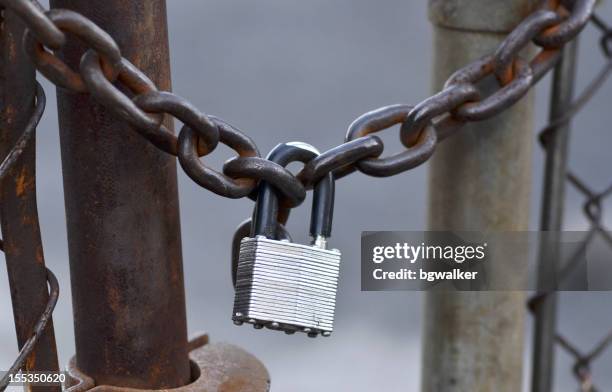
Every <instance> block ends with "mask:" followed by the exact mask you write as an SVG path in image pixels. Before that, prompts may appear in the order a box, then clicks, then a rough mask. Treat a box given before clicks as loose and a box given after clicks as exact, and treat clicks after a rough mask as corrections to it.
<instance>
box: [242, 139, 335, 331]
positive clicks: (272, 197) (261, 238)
mask: <svg viewBox="0 0 612 392" xmlns="http://www.w3.org/2000/svg"><path fill="white" fill-rule="evenodd" d="M317 155H318V152H317V151H316V150H315V149H314V147H312V146H310V145H308V144H305V143H285V144H280V145H278V146H276V147H275V148H274V149H273V150H272V151H271V152H270V154H268V157H267V159H268V160H270V161H273V162H276V163H279V164H280V165H282V166H286V165H287V164H289V163H290V162H293V161H302V162H308V161H310V160H311V159H312V158H314V157H316V156H317ZM277 192H278V190H276V189H275V188H274V187H273V186H272V185H271V184H268V183H266V182H262V183H261V184H260V185H259V190H258V195H257V202H256V204H255V210H254V212H253V222H252V225H251V236H250V237H245V238H243V239H242V241H241V242H240V250H239V256H238V263H237V264H238V266H237V269H236V284H235V289H236V292H235V298H234V313H233V317H232V319H233V320H234V323H235V324H237V325H240V324H242V323H245V322H246V323H250V324H253V326H254V327H255V328H261V327H262V326H266V327H267V328H269V329H273V330H278V331H284V332H285V333H288V334H292V333H294V332H296V331H299V332H304V333H306V334H308V336H310V337H315V336H318V335H319V334H320V335H323V336H329V335H330V334H331V332H332V331H333V322H334V311H335V306H336V291H337V287H338V275H339V271H340V257H341V255H340V251H338V250H337V249H333V250H328V249H327V238H328V237H329V236H330V234H331V226H332V218H333V208H334V178H333V175H332V174H331V173H329V174H328V175H327V176H325V177H323V179H321V180H320V181H319V182H318V183H317V184H315V185H314V193H313V202H312V212H311V222H310V235H311V236H312V244H311V245H303V244H296V243H293V242H291V241H290V240H289V237H288V236H286V237H285V236H283V237H285V238H283V239H280V238H279V232H282V231H281V230H279V222H278V221H277V218H278V212H279V208H280V207H279V200H278V194H277ZM243 230H244V229H243Z"/></svg>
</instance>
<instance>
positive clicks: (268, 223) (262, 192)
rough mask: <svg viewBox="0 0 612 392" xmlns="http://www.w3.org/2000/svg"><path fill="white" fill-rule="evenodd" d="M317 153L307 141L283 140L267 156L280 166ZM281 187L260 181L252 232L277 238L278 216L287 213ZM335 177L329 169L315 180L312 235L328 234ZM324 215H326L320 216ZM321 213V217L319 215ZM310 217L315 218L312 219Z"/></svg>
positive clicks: (310, 158) (312, 156)
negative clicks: (316, 181)
mask: <svg viewBox="0 0 612 392" xmlns="http://www.w3.org/2000/svg"><path fill="white" fill-rule="evenodd" d="M318 155H319V152H318V151H317V150H316V149H315V148H314V147H312V146H311V145H309V144H306V143H301V142H291V143H282V144H279V145H277V146H276V147H274V148H273V149H272V151H270V153H269V154H268V156H267V157H266V159H267V160H269V161H272V162H274V163H276V164H278V165H280V166H283V167H285V166H287V165H288V164H290V163H291V162H303V163H305V164H306V163H308V162H309V161H311V160H312V159H314V158H315V157H317V156H318ZM279 194H282V192H281V190H280V189H278V188H276V187H275V186H274V185H273V184H272V183H270V182H267V181H261V182H260V183H259V188H258V192H257V201H256V202H255V209H254V211H253V228H252V230H251V236H252V237H254V236H258V235H263V236H265V237H266V238H272V239H277V238H276V235H277V230H278V228H277V222H278V219H279V216H281V217H283V219H284V218H285V217H286V216H285V215H286V214H287V211H283V210H286V208H281V207H285V206H280V203H279ZM333 195H334V179H333V175H332V173H328V174H327V176H326V177H324V178H323V179H322V180H320V181H319V182H318V183H317V184H315V195H314V197H313V210H312V214H311V235H313V236H317V235H321V236H324V237H326V236H329V235H330V234H331V219H332V215H333ZM323 215H326V216H327V217H323ZM321 217H323V219H320V218H321ZM313 221H317V222H315V223H313Z"/></svg>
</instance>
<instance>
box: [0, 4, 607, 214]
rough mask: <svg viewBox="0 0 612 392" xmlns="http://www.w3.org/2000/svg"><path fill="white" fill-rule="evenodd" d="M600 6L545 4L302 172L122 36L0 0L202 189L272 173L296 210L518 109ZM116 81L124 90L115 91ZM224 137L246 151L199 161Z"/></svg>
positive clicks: (38, 55) (368, 119)
mask: <svg viewBox="0 0 612 392" xmlns="http://www.w3.org/2000/svg"><path fill="white" fill-rule="evenodd" d="M594 5H595V0H576V1H575V2H574V3H573V5H572V6H571V7H569V9H568V8H566V5H565V2H563V3H562V2H561V1H559V0H546V1H542V4H541V6H540V7H539V9H538V10H536V11H535V12H533V13H532V14H530V15H529V16H528V17H526V18H525V19H524V20H523V21H522V22H521V23H520V24H519V25H518V26H516V28H515V29H514V30H513V31H512V32H511V33H510V34H509V35H508V36H507V38H506V39H505V40H504V41H503V42H502V43H501V45H500V46H499V47H498V48H497V50H496V51H495V52H494V53H492V54H491V55H488V56H485V57H483V58H481V59H478V60H476V61H475V62H473V63H471V64H469V65H467V66H465V67H464V68H462V69H460V70H458V71H457V72H456V73H455V74H454V75H452V76H451V77H450V78H449V79H448V81H447V82H446V85H445V87H444V89H443V90H442V91H441V92H439V93H438V94H435V95H434V96H432V97H430V98H427V99H425V100H424V101H422V102H421V103H419V104H418V105H416V106H414V107H412V106H408V105H404V104H400V105H391V106H385V107H382V108H380V109H377V110H374V111H371V112H368V113H366V114H364V115H363V116H361V117H359V118H358V119H357V120H355V121H354V122H353V123H352V124H351V125H350V127H349V129H348V132H347V134H346V137H345V143H343V144H341V145H339V146H337V147H334V148H332V149H330V150H328V151H326V152H324V153H323V154H321V155H320V156H319V157H317V158H315V159H313V160H312V161H310V162H308V163H307V164H306V165H305V167H304V168H303V169H302V170H301V172H299V173H298V174H297V175H293V174H292V173H290V172H289V171H287V170H286V169H284V168H282V167H277V166H278V165H276V164H274V163H272V162H269V161H266V160H265V159H263V158H261V157H260V155H259V151H258V150H257V147H256V145H255V143H254V142H253V141H252V140H251V139H250V138H249V137H248V136H246V135H244V134H243V133H242V132H241V131H240V130H238V129H237V128H235V127H233V126H232V125H230V124H229V123H227V122H225V121H223V120H221V119H218V118H215V117H212V116H209V115H207V114H204V113H203V112H201V111H199V110H198V109H197V108H196V107H194V106H193V105H192V104H190V103H189V102H188V101H187V100H185V99H183V98H180V97H178V96H177V95H174V94H173V93H170V92H164V91H158V89H157V87H156V86H155V84H154V83H153V82H152V81H151V80H150V79H149V78H148V77H147V76H146V75H144V74H143V73H142V72H141V71H140V70H139V69H138V68H136V67H135V66H134V65H133V64H131V63H130V62H129V61H128V60H126V59H125V58H123V57H122V55H121V51H120V48H119V47H118V45H117V44H116V42H115V41H114V40H113V38H112V37H111V36H109V35H108V34H107V33H106V32H104V31H103V30H102V29H100V28H99V27H98V26H97V25H96V24H95V23H93V22H92V21H91V20H89V19H87V18H86V17H84V16H83V15H80V14H78V13H76V12H73V11H70V10H65V9H53V10H50V11H46V12H45V11H43V10H42V7H40V6H39V5H38V3H37V2H36V1H28V0H0V6H4V7H10V8H11V9H14V10H15V12H16V13H17V14H18V15H20V16H21V17H22V18H23V20H24V21H25V23H26V24H27V26H28V30H27V32H26V34H25V37H24V47H25V49H26V51H27V53H28V54H29V55H30V56H31V58H32V61H33V62H34V63H35V65H36V67H37V69H38V70H39V71H40V72H41V73H42V74H43V75H44V76H45V77H47V78H48V79H49V80H51V81H52V82H53V83H54V84H55V85H57V86H58V87H60V88H64V89H67V90H70V91H73V92H75V93H88V94H90V95H91V96H92V97H94V99H96V100H97V101H98V102H99V103H101V104H102V105H104V106H106V107H108V108H110V109H111V110H113V111H114V112H116V113H118V114H119V115H120V116H122V118H124V119H125V120H126V121H127V122H128V123H129V124H130V125H131V126H132V127H133V128H134V129H135V130H136V131H137V132H139V133H140V134H141V135H142V136H144V137H145V138H147V139H148V140H149V141H150V142H151V143H153V144H154V145H155V146H156V147H158V148H159V149H161V150H163V151H165V152H166V153H169V154H172V155H176V156H178V159H179V162H180V164H181V166H182V167H183V169H184V170H185V172H186V173H187V174H188V175H189V176H190V177H191V178H192V179H193V180H194V181H195V182H196V183H198V184H199V185H200V186H202V187H204V188H206V189H208V190H210V191H212V192H214V193H216V194H219V195H221V196H225V197H229V198H241V197H244V196H248V195H252V192H253V190H254V189H255V186H256V184H257V182H258V181H259V180H262V179H265V180H266V181H269V182H271V183H273V184H274V185H275V186H276V187H277V188H278V189H279V190H282V193H283V195H284V196H285V198H286V200H285V203H286V204H287V205H290V206H295V205H297V204H299V203H301V201H302V200H303V197H302V194H303V193H304V192H305V190H306V189H309V188H310V187H312V184H314V183H315V182H316V181H317V180H318V179H320V178H322V177H323V176H325V175H326V174H327V173H329V172H334V174H335V175H336V178H340V177H343V176H345V175H347V174H349V173H351V172H353V171H355V170H359V171H361V172H363V173H365V174H368V175H371V176H376V177H386V176H392V175H395V174H398V173H401V172H403V171H406V170H409V169H412V168H414V167H416V166H418V165H420V164H422V163H424V162H425V161H427V160H428V159H429V157H430V156H431V155H432V154H433V153H434V150H435V147H436V145H437V144H438V143H439V142H440V141H442V140H444V139H445V138H446V137H448V136H450V135H451V134H453V133H455V132H456V131H457V130H458V129H459V128H461V127H462V126H463V125H464V124H465V123H467V122H471V121H480V120H484V119H486V118H489V117H491V116H494V115H496V114H498V113H500V112H502V111H503V110H505V109H506V108H508V107H510V106H512V104H514V103H515V102H516V101H518V100H519V99H520V98H522V97H523V96H524V95H525V94H526V93H527V91H528V90H529V89H530V87H531V86H533V85H534V84H535V83H536V82H537V81H538V80H539V79H540V78H541V77H542V76H543V75H544V74H545V73H546V72H547V71H548V70H550V69H551V68H552V67H553V66H554V65H555V63H556V61H557V60H558V57H559V48H561V47H562V46H563V45H564V44H565V43H566V42H568V41H569V40H571V39H572V38H574V37H575V36H576V35H577V34H578V33H579V32H580V31H581V29H582V28H583V27H584V25H585V24H586V23H587V21H588V20H589V18H590V16H591V14H592V11H593V7H594ZM67 35H73V36H75V37H77V38H78V39H79V40H80V41H82V43H84V44H85V45H86V47H87V48H88V49H87V51H86V52H85V53H84V54H83V56H82V58H81V62H80V66H79V70H78V72H77V71H75V70H72V69H70V68H69V67H68V66H67V65H66V64H65V63H64V62H63V61H62V60H61V59H60V57H58V56H57V55H58V54H59V53H61V50H62V47H63V46H64V45H65V43H66V40H67V37H66V36H67ZM532 42H533V43H535V44H536V45H538V46H540V47H541V48H542V50H541V51H540V52H539V53H538V54H537V55H536V56H535V57H534V58H533V59H531V60H530V61H527V60H525V59H523V58H522V57H521V54H520V53H522V52H523V51H524V49H525V48H526V47H527V46H528V45H530V43H532ZM606 42H607V41H606ZM606 45H607V44H606ZM606 48H607V46H606ZM489 76H493V77H495V78H496V79H497V81H498V86H499V88H498V89H497V91H495V92H493V93H492V94H489V95H488V96H486V97H485V96H483V94H482V92H481V90H480V89H479V87H478V83H479V82H480V81H481V80H483V79H485V78H488V77H489ZM116 82H118V83H119V84H120V85H121V86H122V87H124V88H123V89H119V88H118V87H116V86H115V84H114V83H116ZM123 91H128V93H127V94H126V93H124V92H123ZM166 115H169V116H172V117H174V118H176V119H178V120H181V121H182V122H183V124H184V125H183V126H182V128H181V130H180V132H179V133H178V136H177V135H174V134H173V133H172V132H171V131H170V130H168V129H167V128H166V127H165V126H164V125H163V119H164V117H165V116H166ZM396 124H399V125H401V130H400V140H401V142H402V144H403V145H404V146H405V147H406V150H405V151H403V152H400V153H398V154H395V155H393V156H389V157H385V158H380V156H381V155H382V153H383V150H384V144H383V142H382V140H381V139H380V138H378V137H376V136H374V135H371V134H372V133H376V132H381V131H383V130H385V129H387V128H389V127H391V126H393V125H396ZM218 143H222V144H225V145H227V146H229V147H230V148H232V149H234V150H235V151H236V152H237V154H238V156H237V157H235V158H232V159H230V160H229V161H227V162H226V163H225V165H224V166H223V169H222V171H216V170H213V169H212V168H210V167H208V166H206V165H205V164H204V163H203V162H202V161H201V160H200V157H202V156H205V155H207V154H209V153H211V152H212V151H213V150H214V149H215V147H216V146H217V145H218Z"/></svg>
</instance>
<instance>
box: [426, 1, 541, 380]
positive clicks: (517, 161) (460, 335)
mask: <svg viewBox="0 0 612 392" xmlns="http://www.w3.org/2000/svg"><path fill="white" fill-rule="evenodd" d="M455 3H457V4H460V7H474V8H473V9H472V11H473V12H475V10H477V11H478V12H482V11H483V10H486V9H487V3H488V0H482V1H477V2H475V1H473V0H472V1H459V2H453V4H455ZM501 3H502V2H496V4H498V6H499V7H501V8H502V9H508V10H509V9H510V8H514V9H515V8H517V7H518V8H520V7H528V6H529V1H528V0H515V1H504V2H503V4H501ZM430 4H431V5H432V7H436V6H438V5H439V4H438V2H436V1H431V2H430ZM500 12H502V11H501V10H500ZM522 16H523V15H520V14H518V13H517V14H516V15H515V19H514V20H515V22H518V21H519V20H520V18H521V17H522ZM486 17H487V16H485V15H483V14H481V18H482V19H486ZM433 22H434V80H433V88H434V90H437V89H439V88H440V86H441V85H442V84H443V83H444V81H445V80H446V78H448V76H449V75H450V74H451V73H452V72H453V71H454V70H455V69H456V68H457V67H458V66H461V65H463V64H466V63H469V62H471V61H473V60H474V59H478V58H480V57H481V56H483V55H486V54H487V53H491V52H492V50H494V48H496V47H497V46H498V45H499V44H500V42H502V40H503V39H504V38H505V36H506V34H505V33H504V34H491V33H478V32H474V31H473V30H478V29H479V28H480V26H474V28H464V29H462V30H457V29H454V28H448V27H444V26H442V25H438V24H436V22H437V21H436V20H434V21H433ZM498 53H499V52H498ZM455 75H456V74H455ZM496 84H497V82H496V81H495V80H494V79H493V80H492V81H490V83H489V84H488V85H487V84H486V83H485V85H484V86H482V87H481V88H484V89H485V90H486V89H488V90H491V89H496V88H498V86H497V85H496ZM531 122H532V97H531V96H530V95H527V96H526V97H525V98H523V99H522V100H520V101H518V102H517V103H516V104H514V106H512V107H510V108H508V109H507V110H505V111H504V112H503V113H501V114H497V115H496V116H494V117H492V118H490V119H488V120H485V121H480V122H477V123H469V124H466V125H465V126H464V128H463V130H462V132H460V133H458V134H456V135H455V136H453V137H452V138H449V139H447V140H446V141H445V142H444V143H441V144H440V145H439V146H438V149H437V151H436V153H435V154H434V156H433V157H432V160H431V168H430V178H429V201H430V204H429V229H431V230H479V231H487V230H491V231H504V230H505V231H515V230H526V229H527V228H528V227H527V224H528V214H529V212H528V208H529V187H530V171H531V144H532V129H531V127H532V124H531ZM492 257H495V256H494V255H493V256H492ZM493 275H494V274H491V277H492V278H494V277H493ZM498 275H499V274H498ZM524 303H525V296H524V294H523V293H520V292H507V293H502V292H486V293H483V292H480V293H479V292H456V293H443V292H429V293H426V299H425V304H424V317H425V324H424V328H423V330H424V339H423V372H422V378H421V379H422V390H423V391H426V392H431V391H470V392H479V391H501V392H503V391H508V392H510V391H517V390H520V389H521V385H522V362H523V355H522V354H523V349H522V347H523V320H524Z"/></svg>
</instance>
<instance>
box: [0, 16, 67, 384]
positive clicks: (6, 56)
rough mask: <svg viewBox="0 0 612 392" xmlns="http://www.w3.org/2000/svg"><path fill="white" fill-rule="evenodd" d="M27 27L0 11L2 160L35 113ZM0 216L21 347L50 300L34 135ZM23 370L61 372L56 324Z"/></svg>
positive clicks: (8, 180) (4, 192) (7, 183)
mask: <svg viewBox="0 0 612 392" xmlns="http://www.w3.org/2000/svg"><path fill="white" fill-rule="evenodd" d="M24 28H25V26H24V25H23V23H22V22H21V20H20V19H19V18H17V17H16V15H15V14H13V13H12V12H11V11H9V10H2V16H0V51H1V53H0V160H2V159H4V157H5V156H6V155H7V154H8V152H9V151H10V150H11V149H12V147H13V146H14V145H15V142H16V141H17V139H18V138H19V137H20V136H21V135H22V133H23V132H24V129H25V125H26V123H27V122H28V121H29V120H30V117H31V116H32V115H33V112H34V105H35V96H36V80H35V73H34V68H33V66H32V64H31V62H30V61H29V59H28V58H27V56H26V55H25V53H24V52H23V51H22V50H21V37H22V35H23V31H24ZM0 220H1V222H2V234H3V241H4V253H5V257H6V266H7V270H8V276H9V285H10V289H11V299H12V303H13V314H14V318H15V329H16V331H17V341H18V344H19V348H21V347H22V346H23V344H24V343H25V341H26V340H27V339H28V338H30V336H32V334H33V331H34V325H35V324H36V322H37V321H38V319H39V318H40V316H41V314H42V313H43V310H44V309H45V307H46V305H47V301H48V299H49V292H48V288H47V272H46V268H45V261H44V257H43V250H42V242H41V237H40V227H39V224H38V211H37V206H36V174H35V139H34V136H32V139H30V141H29V144H28V146H27V147H26V149H25V150H24V151H23V153H22V154H21V156H20V157H19V158H18V159H17V161H16V162H15V164H14V165H13V167H12V169H11V170H10V171H9V172H8V174H7V176H6V177H5V179H4V181H3V182H2V184H1V201H0ZM23 370H24V371H26V370H27V371H57V370H58V363H57V352H56V346H55V336H54V333H53V323H52V322H51V321H50V322H49V323H48V324H47V327H46V328H45V331H44V333H43V334H42V335H41V337H40V338H39V340H38V343H37V344H36V346H35V349H34V351H33V352H32V354H30V356H29V357H28V359H27V360H26V364H25V366H24V368H23ZM29 390H32V391H40V392H42V391H45V392H47V391H59V390H60V388H59V387H57V386H54V387H52V386H31V387H30V389H29Z"/></svg>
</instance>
